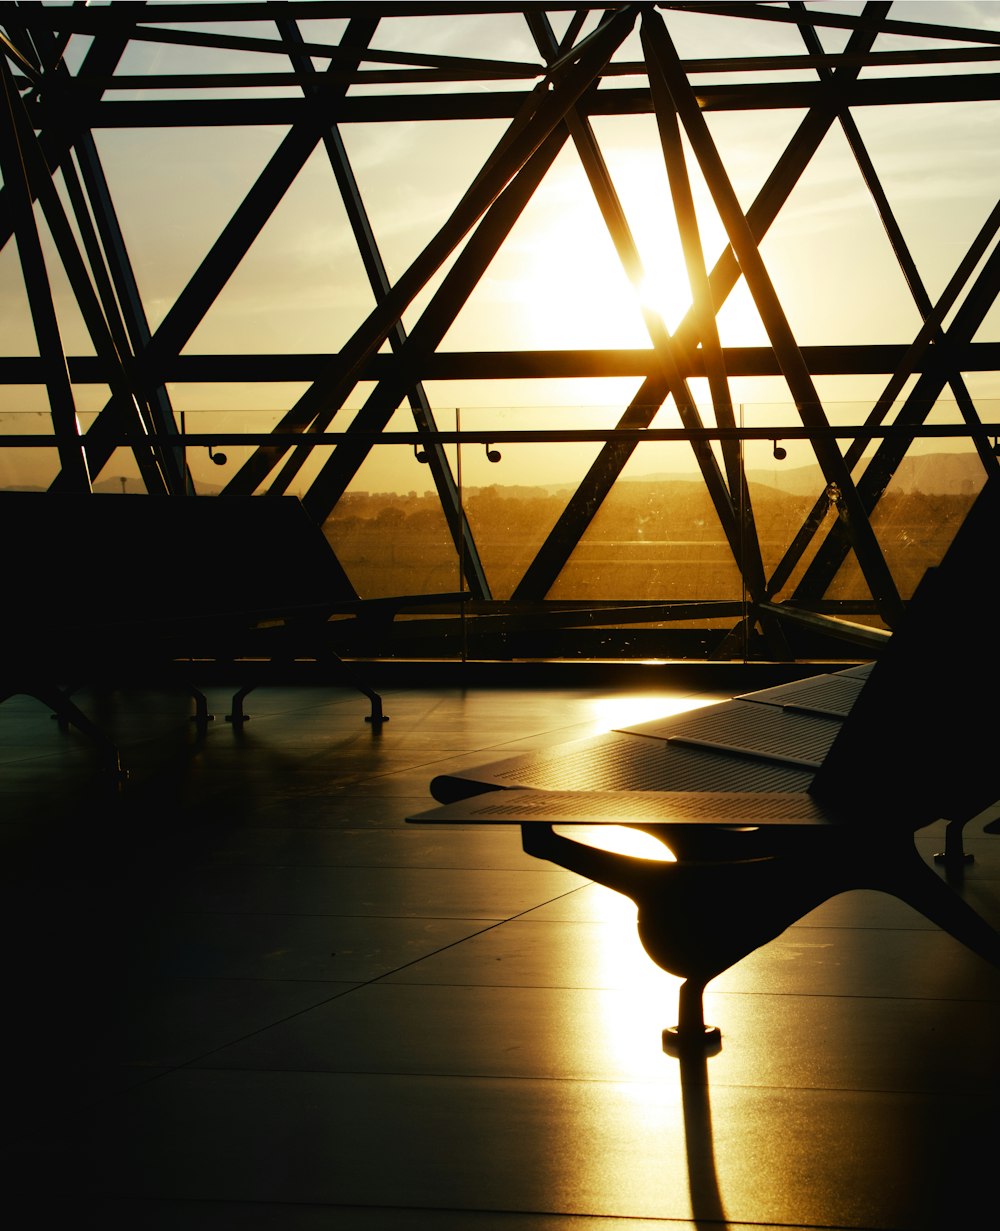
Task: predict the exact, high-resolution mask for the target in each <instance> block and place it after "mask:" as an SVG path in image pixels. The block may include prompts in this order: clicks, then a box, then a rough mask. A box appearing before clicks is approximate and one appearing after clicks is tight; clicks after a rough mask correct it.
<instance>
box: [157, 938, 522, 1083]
mask: <svg viewBox="0 0 1000 1231" xmlns="http://www.w3.org/2000/svg"><path fill="white" fill-rule="evenodd" d="M504 922H506V920H498V921H493V922H491V923H490V925H489V926H488V927H485V928H480V929H478V930H477V931H476V932H473V933H472V934H471V936H465V937H462V938H460V939H459V940H456V941H452V942H450V943H449V944H447V945H443V946H441V948H440V949H436V950H433V951H432V952H431V953H427V954H424V955H422V956H421V957H419V958H415V959H414V960H413V961H412V962H404V963H403V964H402V965H401V966H397V967H394V968H393V970H392V971H385V972H383V973H382V974H380V975H377V976H374V977H373V978H371V979H368V980H362V981H361V982H359V983H356V984H353V985H352V986H351V987H349V988H345V989H344V991H342V992H340V993H338V995H336V996H331V997H328V998H327V999H325V1000H322V1001H320V1002H319V1003H317V1004H313V1005H309V1006H307V1007H305V1008H302V1009H299V1010H297V1011H296V1012H294V1013H290V1014H288V1015H287V1016H285V1017H283V1018H280V1019H279V1020H278V1021H275V1022H269V1023H268V1024H267V1025H266V1026H262V1027H260V1028H259V1029H257V1030H252V1031H250V1032H249V1033H248V1034H246V1035H242V1036H241V1037H240V1038H238V1039H230V1040H229V1041H227V1042H226V1043H225V1044H223V1045H222V1046H221V1047H216V1048H212V1049H211V1050H209V1051H208V1052H205V1053H203V1054H202V1056H200V1057H196V1058H195V1059H193V1060H190V1061H187V1062H186V1063H185V1064H184V1065H180V1066H178V1067H179V1068H186V1067H189V1066H190V1065H197V1064H198V1063H199V1062H200V1061H201V1060H202V1059H205V1058H207V1057H208V1056H211V1055H214V1054H215V1053H216V1052H218V1051H220V1050H223V1049H224V1048H228V1047H231V1046H234V1045H236V1044H238V1043H243V1042H246V1041H247V1040H249V1039H251V1038H253V1037H254V1036H255V1035H258V1034H261V1033H263V1032H264V1031H267V1030H270V1029H272V1028H273V1027H275V1026H280V1025H285V1024H286V1023H287V1022H290V1021H293V1020H294V1019H295V1018H297V1017H301V1016H303V1015H304V1014H306V1013H311V1012H313V1011H314V1010H315V1009H318V1008H321V1007H322V1006H323V1005H324V1004H328V1003H330V1002H331V1001H332V1000H338V999H340V998H341V997H342V996H349V995H351V994H352V993H353V992H358V991H360V990H362V989H364V988H366V987H370V986H372V985H374V984H377V983H380V982H382V981H383V980H384V979H386V978H387V977H388V976H389V975H390V974H398V973H399V972H400V971H402V970H406V969H408V968H410V967H411V966H415V965H417V964H418V963H419V962H422V961H425V960H426V959H427V958H428V957H433V956H436V955H437V954H438V953H441V952H444V951H445V950H447V949H451V948H454V947H455V945H458V944H462V943H463V942H464V941H466V940H469V939H471V938H472V937H473V936H479V935H482V934H483V933H484V932H489V931H492V930H493V928H495V927H499V926H500V925H501V924H502V923H504ZM244 981H249V980H244Z"/></svg>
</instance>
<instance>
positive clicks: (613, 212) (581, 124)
mask: <svg viewBox="0 0 1000 1231" xmlns="http://www.w3.org/2000/svg"><path fill="white" fill-rule="evenodd" d="M526 17H527V20H528V25H529V27H530V28H531V29H532V33H533V34H534V37H535V41H536V42H537V43H538V45H539V48H540V49H541V51H542V54H543V55H545V56H546V57H548V58H551V57H552V56H554V55H555V53H556V51H557V47H556V43H555V39H554V38H553V36H552V31H551V28H550V27H549V25H548V22H547V20H546V19H545V18H544V15H543V14H540V13H530V12H529V13H528V14H526ZM566 124H567V127H568V128H569V131H570V133H571V135H572V137H573V142H574V145H575V146H576V149H577V152H578V154H579V156H580V161H581V163H582V165H583V168H584V171H585V173H586V175H587V178H588V180H589V181H590V186H591V189H592V191H593V193H594V197H595V199H596V201H597V205H598V208H599V209H600V211H601V214H602V216H603V218H604V223H605V226H606V227H607V229H608V233H609V235H610V236H611V240H612V242H613V244H614V246H615V250H616V252H617V254H618V259H619V260H620V261H621V264H622V268H623V270H624V271H625V275H626V277H627V278H628V279H629V281H630V282H631V284H632V286H633V288H634V290H635V293H636V295H637V297H639V296H640V294H641V289H642V283H643V277H644V272H643V265H642V258H641V256H640V253H639V250H638V247H637V245H636V243H635V239H634V237H633V235H632V231H631V228H630V226H629V224H628V219H627V218H626V216H625V211H624V209H623V208H622V204H621V201H620V199H619V197H618V194H617V192H616V190H615V187H614V184H613V182H612V179H611V175H610V173H609V171H608V168H607V165H606V163H605V161H604V158H603V155H602V154H601V151H600V147H599V146H598V144H597V140H596V137H595V136H594V132H593V129H592V128H591V126H590V123H589V122H588V121H587V119H586V118H585V117H584V116H582V115H581V114H580V113H579V110H578V109H577V108H573V109H572V110H571V111H570V112H569V113H568V114H567V116H566ZM642 315H643V319H644V321H645V325H646V330H647V332H648V333H649V337H650V341H651V342H652V343H653V350H654V353H655V355H656V360H657V363H658V365H659V367H660V370H661V372H662V374H663V378H664V381H665V382H666V385H667V388H668V389H669V390H670V392H672V393H673V395H674V401H675V403H676V405H677V408H678V413H679V415H680V418H681V422H682V423H683V424H684V426H685V427H689V428H694V429H698V428H702V427H704V421H703V419H702V417H701V413H700V411H699V410H698V406H697V403H696V402H695V399H694V397H693V395H692V393H691V389H690V386H689V385H688V382H687V380H686V379H685V378H684V376H683V375H682V373H681V370H680V364H681V356H680V355H679V354H678V352H677V348H676V345H675V342H674V339H673V338H672V337H671V335H670V331H669V330H668V329H667V327H666V324H665V322H664V320H663V318H662V317H661V316H660V314H659V313H658V312H656V311H654V310H653V309H652V308H651V307H649V306H647V305H645V304H643V305H642ZM712 319H713V322H714V316H713V318H712ZM692 449H693V451H694V454H695V457H696V459H697V461H698V465H699V467H700V469H701V473H702V478H703V479H704V481H705V485H706V487H707V489H708V492H709V495H710V497H711V499H712V503H713V505H714V507H715V510H716V514H717V516H718V518H719V522H720V524H721V525H722V528H723V532H724V533H725V535H726V538H727V540H728V542H729V544H730V547H731V549H732V551H733V554H734V556H735V557H736V558H737V559H739V558H740V556H741V555H742V551H741V537H742V536H741V532H740V526H739V518H738V512H737V509H736V506H735V505H734V502H733V498H732V494H731V491H730V489H729V488H728V487H727V486H726V482H725V479H724V478H723V476H722V472H721V470H720V469H719V464H718V461H717V459H716V456H715V453H714V452H713V450H712V449H711V447H710V446H709V445H708V444H707V443H706V442H704V441H700V440H693V441H692ZM567 546H569V545H568V544H567ZM572 546H573V547H575V546H576V544H573V545H572ZM571 550H572V547H571ZM755 580H756V578H755ZM759 583H760V588H759V591H758V593H759V596H760V597H763V568H761V570H760V573H759Z"/></svg>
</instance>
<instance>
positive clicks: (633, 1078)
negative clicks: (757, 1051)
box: [131, 1049, 995, 1231]
mask: <svg viewBox="0 0 1000 1231" xmlns="http://www.w3.org/2000/svg"><path fill="white" fill-rule="evenodd" d="M218 1050H225V1049H218ZM651 1050H652V1049H651ZM210 1054H214V1053H210ZM661 1054H662V1057H663V1067H662V1072H657V1073H652V1074H651V1073H648V1072H646V1073H631V1074H630V1073H625V1072H622V1073H608V1074H599V1073H592V1074H587V1073H514V1072H511V1073H497V1072H490V1071H488V1070H486V1071H481V1072H479V1071H472V1070H469V1071H467V1072H458V1073H456V1072H449V1071H447V1070H444V1069H442V1070H437V1069H426V1070H420V1071H413V1070H407V1069H395V1068H394V1069H365V1068H357V1069H343V1068H340V1069H330V1068H317V1067H314V1066H313V1067H303V1068H299V1067H295V1066H291V1065H281V1066H270V1065H268V1066H260V1067H253V1068H246V1067H242V1066H239V1065H221V1066H220V1065H213V1064H206V1063H203V1062H202V1060H201V1059H199V1060H192V1061H188V1062H187V1063H185V1064H183V1065H178V1066H176V1067H175V1068H173V1069H172V1070H171V1071H170V1072H167V1073H160V1074H157V1075H156V1076H155V1077H151V1078H150V1080H149V1081H148V1082H142V1083H138V1085H136V1086H133V1087H131V1089H137V1088H139V1087H140V1086H147V1085H150V1084H151V1083H152V1082H153V1081H157V1080H161V1079H163V1078H169V1077H171V1076H173V1075H174V1074H176V1073H181V1072H192V1073H215V1074H239V1075H241V1076H244V1077H246V1078H253V1077H263V1076H265V1075H268V1076H279V1077H280V1076H282V1075H295V1076H296V1077H319V1078H324V1077H328V1078H349V1079H352V1080H355V1079H357V1080H365V1081H376V1082H380V1083H381V1082H390V1081H391V1082H419V1083H422V1084H424V1083H427V1082H447V1083H449V1084H457V1085H461V1084H465V1083H468V1082H476V1083H488V1084H490V1085H493V1084H499V1083H505V1084H508V1085H509V1084H511V1083H514V1084H517V1085H519V1086H530V1085H536V1086H547V1085H552V1086H555V1085H561V1086H563V1087H571V1086H576V1087H590V1088H596V1087H618V1088H626V1089H628V1088H642V1089H645V1090H648V1089H649V1086H650V1084H651V1083H653V1084H662V1083H664V1082H671V1084H672V1081H673V1078H674V1076H675V1073H674V1070H675V1069H676V1070H677V1072H676V1076H678V1077H679V1078H680V1079H681V1085H682V1086H683V1085H684V1084H685V1083H684V1080H683V1072H682V1071H681V1070H682V1069H683V1061H682V1060H680V1059H679V1058H678V1057H677V1056H673V1055H671V1054H670V1053H668V1052H662V1053H657V1059H659V1056H660V1055H661ZM720 1054H721V1053H720ZM208 1058H209V1057H208V1056H206V1057H205V1058H204V1059H208ZM714 1059H715V1057H708V1066H709V1067H708V1069H707V1070H706V1071H707V1076H706V1078H704V1079H702V1078H701V1077H700V1076H699V1077H698V1078H696V1079H694V1080H693V1082H692V1086H693V1087H696V1088H698V1089H704V1090H705V1091H706V1093H707V1095H708V1097H709V1098H711V1096H712V1095H713V1094H717V1095H718V1094H721V1093H723V1092H725V1093H726V1094H727V1095H737V1096H738V1095H761V1094H772V1095H776V1096H779V1097H780V1096H792V1097H797V1098H810V1097H818V1098H823V1097H842V1098H856V1097H858V1096H861V1097H862V1098H865V1099H878V1100H891V1101H895V1100H899V1099H906V1100H910V1099H913V1098H918V1099H927V1100H933V1101H934V1102H935V1103H938V1102H942V1101H944V1102H948V1103H952V1104H954V1105H956V1106H959V1107H967V1106H969V1105H970V1104H976V1103H979V1102H981V1103H982V1104H983V1106H984V1107H985V1108H987V1109H991V1108H992V1107H993V1106H994V1105H995V1093H994V1092H993V1091H992V1089H991V1088H989V1087H987V1088H985V1089H980V1090H974V1089H958V1090H955V1089H952V1088H946V1087H941V1088H933V1087H929V1088H926V1089H914V1088H913V1086H912V1085H900V1086H891V1085H889V1086H865V1085H857V1084H838V1083H831V1084H830V1085H817V1084H814V1083H809V1084H797V1083H795V1082H792V1081H789V1082H781V1081H737V1080H733V1079H727V1078H725V1077H722V1076H719V1075H715V1076H713V1074H712V1072H711V1064H712V1061H713V1060H714ZM699 1067H700V1063H699ZM726 1225H727V1226H729V1224H726ZM747 1225H749V1226H752V1225H754V1224H752V1223H751V1224H747ZM767 1225H768V1226H771V1225H772V1224H767ZM792 1225H794V1226H798V1224H792ZM825 1231H829V1228H826V1229H825ZM859 1231H860V1229H859Z"/></svg>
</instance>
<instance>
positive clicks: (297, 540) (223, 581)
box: [0, 492, 465, 769]
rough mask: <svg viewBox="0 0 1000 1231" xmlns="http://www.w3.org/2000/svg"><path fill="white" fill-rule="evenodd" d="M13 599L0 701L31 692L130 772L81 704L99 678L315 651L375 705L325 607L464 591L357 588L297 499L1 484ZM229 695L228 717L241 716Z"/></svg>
mask: <svg viewBox="0 0 1000 1231" xmlns="http://www.w3.org/2000/svg"><path fill="white" fill-rule="evenodd" d="M0 519H2V520H0V524H2V526H3V535H4V574H5V581H6V598H5V601H4V604H3V609H2V616H0V623H2V632H3V647H4V648H3V658H2V671H0V700H3V699H5V698H7V697H9V696H12V695H14V694H16V693H23V694H27V695H31V696H35V697H37V698H39V699H40V700H42V701H43V702H44V703H45V704H47V705H49V706H50V707H51V708H52V709H53V711H54V712H55V713H56V715H57V716H58V717H59V718H60V720H61V721H62V722H64V723H71V724H73V725H75V726H77V727H78V728H79V729H80V730H82V731H85V732H86V733H87V734H88V735H89V736H91V738H93V739H94V740H95V741H96V742H97V743H98V744H99V746H100V747H101V748H102V749H103V750H104V752H105V753H106V755H107V756H108V757H109V758H110V759H111V760H112V762H113V763H114V765H115V766H116V767H117V768H118V769H120V763H119V759H118V753H117V749H115V748H114V745H113V744H112V743H111V741H110V740H109V739H108V738H107V736H106V735H104V734H103V733H102V732H101V731H100V730H99V729H98V728H97V727H96V726H95V724H94V723H92V722H91V721H90V720H89V719H88V718H87V717H86V715H85V714H83V713H82V712H81V711H80V709H79V707H78V706H76V705H75V704H74V702H73V701H72V697H71V693H72V692H73V691H74V690H75V688H76V687H78V686H80V685H83V684H86V683H92V682H102V683H104V682H113V683H118V684H122V683H129V682H134V683H136V684H149V683H150V682H154V681H176V682H178V683H180V684H182V685H183V686H185V687H186V688H188V689H189V690H190V692H191V694H192V695H193V696H194V699H195V702H196V706H197V714H196V717H197V718H198V720H199V721H201V722H205V721H207V720H208V718H209V717H210V715H209V714H208V711H207V705H206V701H205V698H204V695H203V694H202V693H201V691H200V689H198V688H197V687H196V686H195V684H194V682H193V681H194V678H195V676H196V675H197V674H198V673H199V672H201V671H203V670H204V668H205V666H206V665H210V664H221V665H224V666H226V667H227V668H228V669H229V670H231V671H232V672H234V673H237V674H241V675H242V676H243V678H244V679H246V678H247V677H249V676H256V674H257V669H258V667H259V666H260V665H266V664H275V663H290V662H293V661H298V660H302V659H305V660H315V661H316V662H318V663H324V664H329V665H330V666H331V668H332V671H333V674H334V677H335V678H336V679H337V680H343V681H344V682H345V683H346V684H348V685H349V686H350V687H352V688H355V689H357V690H358V691H359V692H361V693H363V694H364V695H365V696H366V697H367V698H368V699H369V702H370V705H371V713H370V715H369V717H368V718H367V721H369V722H371V723H372V724H373V726H375V727H379V726H381V724H382V723H383V722H385V721H387V717H386V715H385V714H384V713H383V709H382V699H381V697H380V696H379V694H378V693H377V692H375V691H374V690H372V689H371V688H369V687H368V686H367V685H366V684H365V683H364V682H363V681H361V680H359V679H358V678H357V676H356V674H355V671H354V670H353V669H352V668H351V667H350V666H349V665H348V664H347V663H345V662H344V661H343V660H342V659H341V658H340V657H339V655H338V654H337V653H336V651H335V649H334V638H335V637H336V633H337V622H336V621H334V622H332V623H331V617H333V616H337V615H342V616H353V617H355V618H358V619H381V620H386V621H391V620H392V619H393V618H394V617H395V615H396V613H397V612H398V611H400V610H401V609H403V608H404V607H408V606H410V607H415V606H430V605H434V604H436V603H443V602H453V601H458V600H461V599H462V598H464V597H465V596H464V595H462V594H459V593H455V594H438V595H406V596H401V597H398V598H379V599H371V600H365V599H362V598H360V597H359V595H358V593H357V591H356V590H355V588H354V586H353V585H352V584H351V581H350V579H349V578H348V576H347V574H346V573H345V572H344V569H343V568H342V566H341V564H340V561H339V560H338V559H337V556H336V554H335V553H334V551H333V549H332V547H331V546H330V544H329V543H328V542H327V540H326V538H325V536H324V535H323V532H322V530H321V529H320V528H319V527H318V526H317V525H316V524H315V523H314V522H313V521H311V520H310V518H309V517H308V515H307V514H306V512H305V510H304V509H303V507H302V505H301V504H300V502H299V501H298V499H297V498H296V497H293V496H280V497H269V496H268V497H258V496H247V497H229V496H219V497H180V498H177V497H151V496H143V495H62V494H58V495H57V494H54V493H47V492H46V493H34V492H0ZM255 686H256V684H255V682H250V683H247V684H245V685H244V686H243V687H241V688H240V689H239V691H237V692H236V693H235V694H234V696H233V703H232V712H231V713H230V714H229V715H227V717H228V718H229V719H230V721H232V722H234V723H236V724H237V725H239V724H241V723H243V722H245V721H246V719H247V715H246V713H245V712H244V709H243V701H244V698H245V697H246V695H247V693H248V692H249V691H250V690H251V689H252V688H253V687H255Z"/></svg>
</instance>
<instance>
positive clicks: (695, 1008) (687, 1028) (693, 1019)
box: [663, 979, 722, 1055]
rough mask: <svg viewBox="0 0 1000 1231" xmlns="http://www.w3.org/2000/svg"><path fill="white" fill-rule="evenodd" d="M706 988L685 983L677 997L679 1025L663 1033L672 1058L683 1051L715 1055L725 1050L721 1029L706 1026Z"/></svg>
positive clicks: (696, 980)
mask: <svg viewBox="0 0 1000 1231" xmlns="http://www.w3.org/2000/svg"><path fill="white" fill-rule="evenodd" d="M704 992H705V984H704V983H702V982H701V981H700V980H698V979H685V980H684V982H683V983H682V984H681V986H680V991H679V993H678V997H677V1025H676V1026H668V1027H667V1029H666V1030H664V1032H663V1050H664V1051H665V1052H668V1053H669V1054H671V1055H676V1054H677V1053H678V1052H681V1051H689V1050H690V1051H695V1050H697V1051H701V1052H704V1053H705V1054H706V1055H714V1054H715V1053H716V1052H717V1051H719V1050H720V1049H721V1046H722V1031H721V1030H720V1029H719V1027H718V1026H706V1025H705V1011H704V1007H703V999H702V998H703V996H704Z"/></svg>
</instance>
